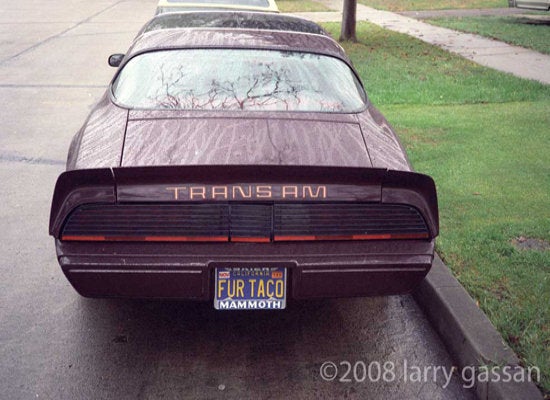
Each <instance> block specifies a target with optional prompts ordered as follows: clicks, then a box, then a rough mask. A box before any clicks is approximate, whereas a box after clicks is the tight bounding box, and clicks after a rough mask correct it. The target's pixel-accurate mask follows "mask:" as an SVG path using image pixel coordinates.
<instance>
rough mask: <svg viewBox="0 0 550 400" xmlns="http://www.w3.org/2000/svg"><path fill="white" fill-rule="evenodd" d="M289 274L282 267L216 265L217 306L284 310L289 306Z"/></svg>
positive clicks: (216, 307) (232, 308)
mask: <svg viewBox="0 0 550 400" xmlns="http://www.w3.org/2000/svg"><path fill="white" fill-rule="evenodd" d="M286 274H287V269H286V268H282V267H275V268H273V267H264V268H262V267H258V268H249V267H246V268H238V267H237V268H216V269H215V275H216V286H215V291H216V293H215V296H214V308H215V309H217V310H281V309H283V308H285V307H286Z"/></svg>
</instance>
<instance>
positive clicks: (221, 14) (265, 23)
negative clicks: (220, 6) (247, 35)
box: [137, 10, 328, 36]
mask: <svg viewBox="0 0 550 400" xmlns="http://www.w3.org/2000/svg"><path fill="white" fill-rule="evenodd" d="M174 28H231V29H233V28H237V29H261V30H275V31H293V32H304V33H315V34H319V35H327V36H328V33H327V32H326V31H325V30H324V29H323V28H321V27H320V26H319V25H317V24H316V23H315V22H312V21H309V20H307V19H304V18H299V17H295V16H291V15H283V14H276V13H265V12H251V11H211V10H209V11H185V12H171V13H165V14H159V15H156V16H155V17H154V18H153V19H151V20H150V21H149V22H147V23H146V24H145V25H144V26H143V28H142V29H141V30H140V31H139V33H138V34H137V36H140V35H142V34H143V33H146V32H150V31H154V30H158V29H174Z"/></svg>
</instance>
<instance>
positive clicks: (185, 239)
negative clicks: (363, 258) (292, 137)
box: [61, 233, 429, 243]
mask: <svg viewBox="0 0 550 400" xmlns="http://www.w3.org/2000/svg"><path fill="white" fill-rule="evenodd" d="M428 238H429V235H428V234H427V233H391V234H389V233H388V234H381V235H298V236H277V235H275V237H274V238H273V241H275V242H301V241H302V242H303V241H323V240H383V239H386V240H387V239H428ZM61 240H66V241H79V242H235V243H269V242H271V240H270V238H267V237H232V238H231V239H229V238H228V237H225V236H87V235H66V236H62V237H61Z"/></svg>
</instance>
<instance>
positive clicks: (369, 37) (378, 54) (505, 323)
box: [325, 23, 550, 392]
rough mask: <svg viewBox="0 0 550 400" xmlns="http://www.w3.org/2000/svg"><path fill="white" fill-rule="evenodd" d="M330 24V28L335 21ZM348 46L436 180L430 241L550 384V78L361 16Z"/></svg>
mask: <svg viewBox="0 0 550 400" xmlns="http://www.w3.org/2000/svg"><path fill="white" fill-rule="evenodd" d="M325 27H326V28H327V29H328V30H329V31H330V32H331V33H332V34H333V35H335V36H337V34H338V32H339V26H338V24H326V25H325ZM357 33H358V39H359V43H355V44H354V43H344V47H345V49H346V51H347V52H348V54H349V55H350V56H351V58H352V60H353V62H354V64H355V66H356V67H357V69H358V71H359V72H360V75H361V77H362V79H363V81H364V84H365V86H366V88H367V91H368V93H369V97H370V98H371V100H372V101H373V103H374V104H375V105H377V106H378V107H379V108H380V109H381V110H382V111H383V113H384V114H385V115H386V117H387V118H388V119H389V121H390V122H391V123H392V124H393V125H394V127H395V128H396V130H397V132H398V133H399V134H400V136H401V138H402V139H403V141H404V143H405V145H406V147H407V150H408V153H409V156H410V157H411V160H412V162H413V164H414V166H415V168H416V169H417V170H418V171H420V172H423V173H427V174H429V175H431V176H432V177H433V178H434V179H435V181H436V184H437V187H438V196H439V202H440V204H439V206H440V217H441V235H440V237H439V238H438V240H437V249H438V252H439V253H440V255H441V256H442V257H443V259H444V260H445V262H446V263H447V265H449V267H450V268H451V269H452V270H453V272H454V274H455V275H456V276H457V277H458V279H459V280H460V282H461V283H462V284H463V285H464V286H465V287H466V289H467V290H468V291H469V292H470V294H471V295H472V297H474V299H476V300H477V301H478V302H479V305H480V307H481V308H482V310H483V311H484V312H485V313H486V314H487V315H488V317H489V318H490V319H491V321H492V322H493V324H494V325H495V326H496V327H497V329H498V330H499V331H500V332H501V334H502V336H503V337H504V338H505V340H506V341H507V342H508V344H509V345H510V346H511V347H512V348H513V349H514V350H515V351H516V352H517V353H518V355H519V356H520V357H521V358H522V360H523V362H524V365H525V366H532V365H534V366H538V367H539V368H540V369H541V371H542V374H543V376H542V382H541V386H542V387H544V389H545V390H546V391H547V392H550V308H549V307H548V305H549V304H550V251H548V250H547V251H535V250H518V249H516V248H514V247H513V245H512V243H511V241H512V240H513V239H514V238H518V237H521V236H523V237H529V238H538V239H543V240H546V241H550V207H549V204H550V202H549V200H550V162H549V161H548V160H549V158H548V154H550V135H549V133H550V86H548V85H543V84H539V83H535V82H531V81H526V80H522V79H519V78H515V77H513V76H510V75H506V74H503V73H500V72H497V71H494V70H491V69H488V68H484V67H481V66H478V65H476V64H474V63H471V62H469V61H467V60H465V59H463V58H460V57H458V56H455V55H451V54H450V53H447V52H445V51H443V50H441V49H439V48H437V47H435V46H430V45H428V44H425V43H423V42H420V41H418V40H416V39H413V38H410V37H408V36H405V35H401V34H397V33H393V32H390V31H386V30H383V29H381V28H378V27H375V26H374V25H371V24H368V23H359V24H358V32H357Z"/></svg>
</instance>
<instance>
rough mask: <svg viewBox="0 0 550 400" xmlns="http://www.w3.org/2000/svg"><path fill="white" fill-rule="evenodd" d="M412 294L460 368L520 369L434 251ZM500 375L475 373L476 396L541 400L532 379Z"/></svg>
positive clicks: (507, 399)
mask: <svg viewBox="0 0 550 400" xmlns="http://www.w3.org/2000/svg"><path fill="white" fill-rule="evenodd" d="M413 297H414V299H415V300H416V302H417V303H418V304H419V305H420V307H421V308H422V309H423V310H424V312H425V314H426V316H427V317H428V320H429V321H430V322H431V324H432V326H433V327H434V329H435V330H436V331H437V332H438V333H439V336H440V337H441V339H442V340H443V343H444V344H445V347H446V348H447V350H448V351H449V353H450V354H451V357H452V358H453V360H454V361H455V362H456V364H457V367H458V368H459V370H463V369H464V368H466V367H468V369H472V367H480V366H499V368H498V370H499V371H502V370H503V369H504V367H505V366H508V372H509V373H510V374H511V375H512V376H514V371H515V372H517V371H520V370H521V368H522V367H521V366H520V365H519V359H518V357H517V356H516V354H515V353H514V352H513V351H512V350H511V349H510V348H509V347H508V346H507V345H506V343H505V341H504V339H503V338H502V336H501V335H500V334H499V333H498V332H497V330H496V329H495V327H494V326H493V324H491V322H490V321H489V319H488V318H487V316H486V315H485V314H484V313H483V312H482V311H481V310H480V309H479V307H478V306H477V305H476V303H475V302H474V301H473V299H472V298H471V297H470V295H469V294H468V293H467V292H466V290H465V289H464V288H463V287H462V285H461V284H460V283H459V282H458V281H457V280H456V278H455V277H454V276H453V275H452V273H451V271H450V270H449V268H448V267H447V266H446V265H445V264H444V263H443V261H442V260H441V258H439V256H438V255H437V254H436V257H435V259H434V263H433V266H432V269H431V271H430V273H429V274H428V276H427V277H426V279H425V280H424V281H423V282H422V283H421V285H420V286H419V288H418V289H417V290H416V291H415V292H414V293H413ZM500 376H501V378H500V379H499V378H497V377H496V376H492V375H490V376H489V378H490V379H482V377H481V376H480V375H479V374H478V377H479V379H476V380H475V382H476V383H475V385H474V389H475V393H476V396H477V398H478V399H480V400H497V399H498V400H530V399H533V400H542V398H543V397H542V394H541V393H540V391H539V390H538V388H537V387H536V385H535V384H534V383H532V382H521V383H516V382H513V381H512V382H503V380H506V379H504V374H502V373H501V374H500ZM485 380H489V381H490V382H484V381H485ZM497 380H500V381H499V382H496V381H497Z"/></svg>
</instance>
